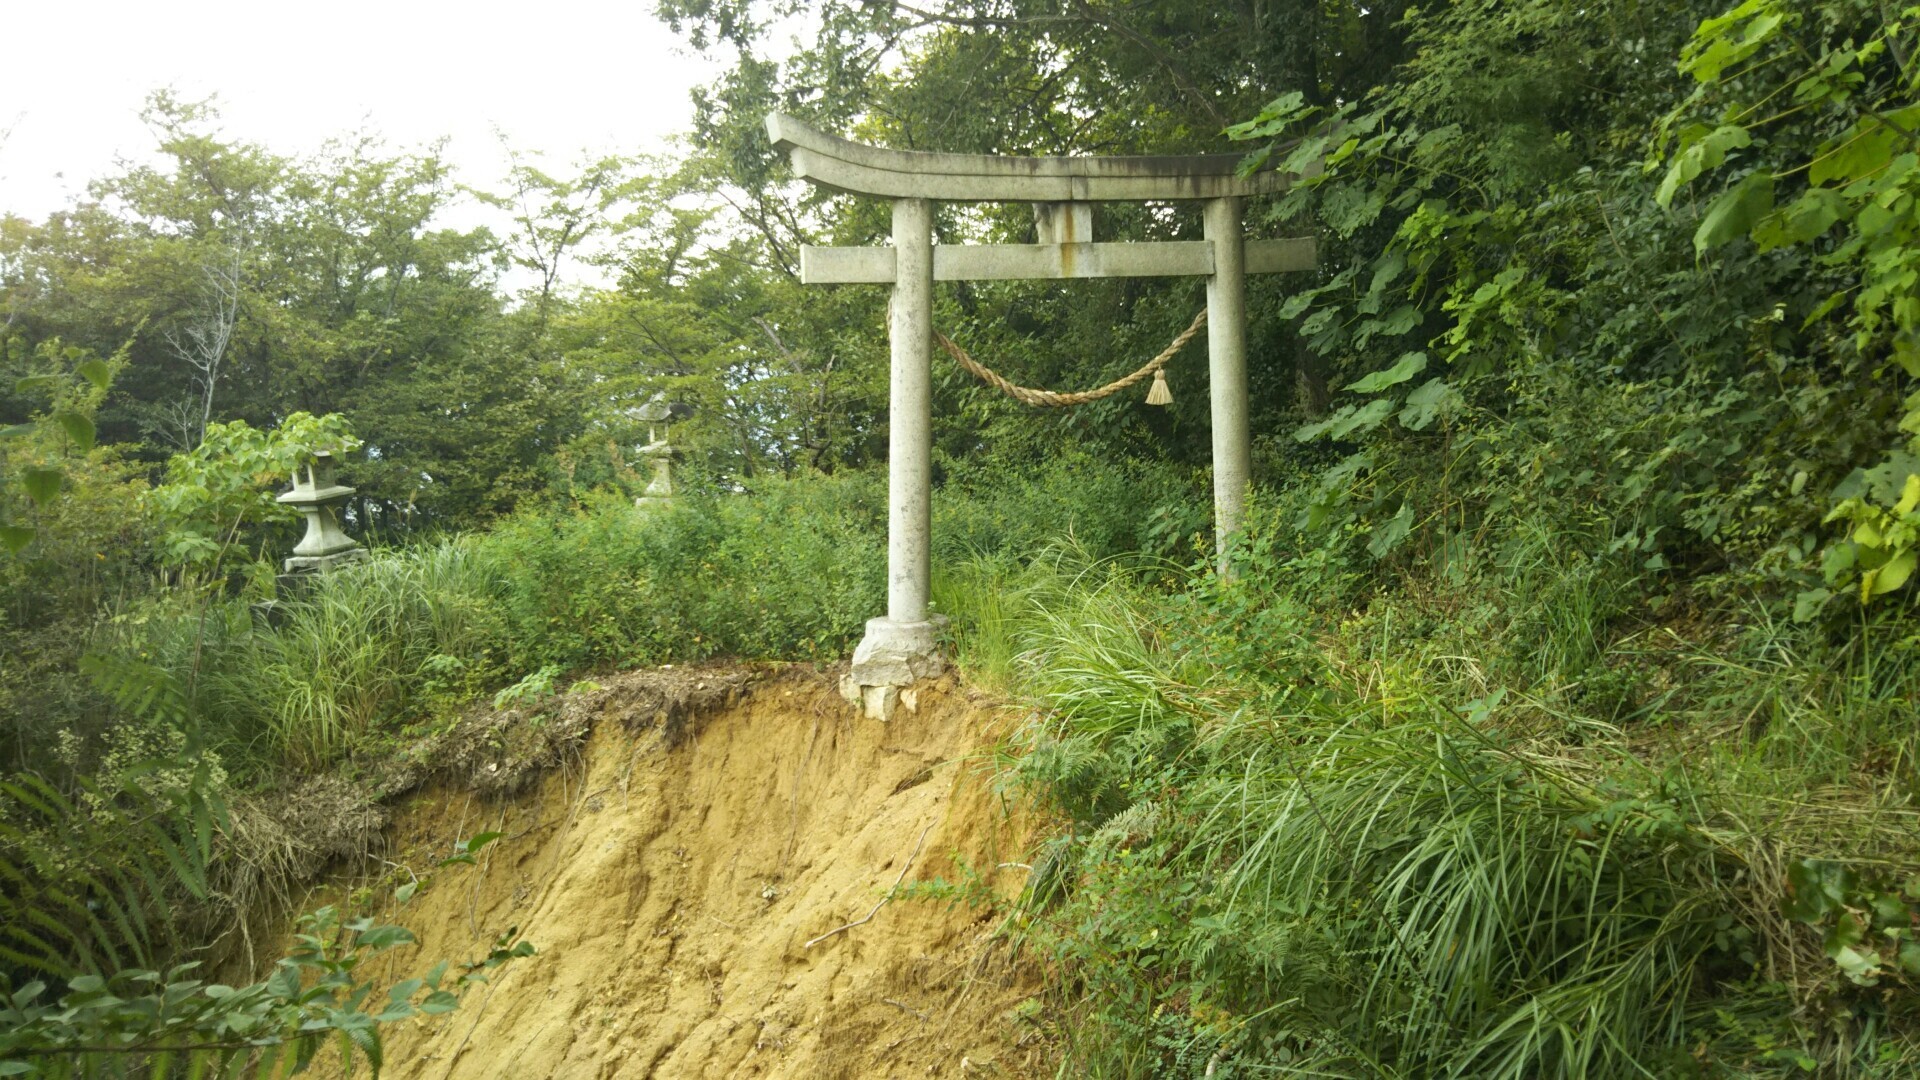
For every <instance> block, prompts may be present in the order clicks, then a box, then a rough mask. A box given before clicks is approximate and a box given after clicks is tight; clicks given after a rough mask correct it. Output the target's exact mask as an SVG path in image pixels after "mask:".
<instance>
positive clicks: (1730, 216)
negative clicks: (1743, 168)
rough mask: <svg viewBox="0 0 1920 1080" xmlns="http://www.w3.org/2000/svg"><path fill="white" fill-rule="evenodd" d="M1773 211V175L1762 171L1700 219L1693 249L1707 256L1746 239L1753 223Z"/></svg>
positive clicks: (1739, 186)
mask: <svg viewBox="0 0 1920 1080" xmlns="http://www.w3.org/2000/svg"><path fill="white" fill-rule="evenodd" d="M1772 210H1773V173H1771V172H1769V171H1767V170H1765V169H1760V170H1758V171H1756V172H1751V173H1748V174H1747V176H1746V178H1745V179H1743V180H1741V181H1740V182H1739V183H1737V184H1735V185H1734V186H1733V187H1732V188H1730V189H1728V190H1727V191H1726V192H1725V193H1724V194H1722V195H1721V196H1720V197H1719V198H1718V199H1715V200H1714V201H1713V205H1712V206H1710V207H1708V208H1707V212H1706V214H1705V215H1704V216H1702V217H1701V219H1700V227H1699V228H1698V229H1696V230H1695V231H1694V234H1693V249H1694V251H1695V252H1697V253H1699V254H1705V253H1706V252H1707V250H1708V249H1709V248H1715V247H1719V246H1720V245H1721V244H1724V243H1727V242H1728V241H1730V240H1733V239H1735V238H1737V237H1741V236H1745V235H1746V234H1747V230H1749V229H1751V228H1753V223H1754V222H1756V221H1759V220H1760V219H1761V218H1762V217H1764V216H1765V215H1766V214H1767V213H1769V212H1770V211H1772Z"/></svg>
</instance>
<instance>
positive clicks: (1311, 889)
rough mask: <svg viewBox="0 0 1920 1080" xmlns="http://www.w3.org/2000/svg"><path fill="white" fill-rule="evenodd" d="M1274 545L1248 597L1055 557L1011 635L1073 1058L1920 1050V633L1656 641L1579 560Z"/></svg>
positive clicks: (1533, 1063)
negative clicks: (1534, 603)
mask: <svg viewBox="0 0 1920 1080" xmlns="http://www.w3.org/2000/svg"><path fill="white" fill-rule="evenodd" d="M1263 520H1264V521H1265V522H1267V524H1265V525H1263V526H1261V527H1260V528H1257V529H1256V530H1254V532H1253V533H1252V534H1251V535H1250V536H1249V537H1248V538H1247V543H1246V544H1245V546H1244V547H1243V549H1242V550H1241V553H1240V556H1239V558H1240V564H1239V565H1240V572H1239V576H1238V577H1237V578H1236V579H1234V580H1231V581H1226V580H1222V579H1220V578H1218V577H1215V576H1212V575H1211V574H1207V573H1204V572H1197V573H1196V575H1195V576H1194V577H1192V578H1190V579H1189V580H1188V581H1187V582H1186V587H1184V588H1183V589H1180V590H1178V591H1175V592H1171V593H1170V592H1167V591H1165V590H1163V589H1162V588H1160V587H1159V586H1158V584H1157V582H1159V581H1162V580H1164V575H1165V571H1164V569H1163V568H1157V567H1156V568H1153V569H1151V570H1149V571H1147V572H1145V573H1143V572H1141V571H1140V570H1138V569H1135V568H1128V567H1125V566H1122V565H1119V564H1116V563H1113V562H1111V561H1109V562H1107V563H1104V564H1095V565H1092V566H1089V565H1088V564H1087V563H1085V562H1081V563H1078V564H1076V563H1073V562H1072V561H1071V560H1067V561H1062V562H1057V563H1055V564H1052V566H1051V567H1050V570H1051V572H1052V573H1053V574H1054V579H1053V581H1052V583H1051V584H1044V583H1033V582H1029V583H1028V584H1026V585H1025V586H1024V588H1023V591H1021V592H1017V593H1014V594H1011V595H1013V596H1014V597H1015V598H1016V599H1017V598H1020V597H1024V598H1025V602H1024V604H1023V607H1022V610H1019V611H1016V612H1012V613H1009V612H1006V611H1004V610H999V609H995V610H994V611H993V612H992V616H993V618H992V625H993V626H994V627H995V628H996V629H995V630H994V633H993V634H992V635H991V638H992V639H993V640H995V641H996V642H999V641H1004V640H1007V639H1011V640H1012V641H1013V642H1014V646H1013V648H1014V660H1013V661H1012V662H1011V665H1010V667H1011V672H1012V677H1013V679H1014V680H1015V682H1016V684H1017V685H1018V686H1019V688H1020V689H1021V691H1022V692H1023V693H1024V694H1026V695H1027V696H1028V697H1030V698H1031V699H1032V700H1033V701H1034V702H1035V703H1036V704H1037V705H1039V706H1040V711H1039V712H1038V714H1037V716H1036V719H1034V720H1033V721H1032V722H1031V723H1030V724H1029V726H1028V728H1027V729H1026V730H1025V732H1024V733H1023V735H1022V736H1021V737H1020V740H1019V742H1020V746H1019V749H1020V750H1021V751H1022V752H1021V753H1020V754H1019V755H1018V756H1016V757H1014V758H1012V759H1011V761H1010V768H1011V770H1012V771H1011V774H1010V777H1009V778H1010V779H1011V780H1013V781H1015V782H1016V783H1019V784H1021V785H1023V786H1024V787H1025V788H1026V789H1027V790H1029V791H1031V792H1033V793H1035V794H1036V795H1037V796H1038V797H1040V798H1041V799H1042V800H1043V801H1044V802H1045V803H1046V804H1047V805H1048V806H1050V807H1051V808H1052V810H1053V812H1054V813H1055V814H1057V815H1058V821H1059V823H1060V828H1059V831H1058V834H1057V836H1056V838H1055V839H1054V840H1053V841H1052V842H1051V843H1050V844H1049V845H1048V846H1047V847H1046V849H1045V850H1044V851H1043V852H1042V854H1041V856H1040V857H1038V858H1036V860H1035V867H1036V869H1035V872H1034V876H1033V880H1032V885H1031V888H1030V891H1029V894H1028V896H1027V897H1026V899H1025V900H1024V902H1023V906H1022V908H1021V909H1020V910H1019V911H1018V912H1017V913H1016V917H1015V925H1016V926H1017V927H1019V932H1020V933H1021V934H1022V935H1023V937H1024V939H1025V940H1026V941H1027V942H1028V943H1029V944H1030V945H1031V946H1033V947H1034V948H1036V949H1038V950H1039V952H1040V954H1041V955H1043V956H1045V957H1047V958H1048V959H1049V960H1050V961H1051V962H1052V963H1053V964H1055V965H1057V971H1058V974H1059V975H1060V977H1061V978H1060V983H1059V986H1060V989H1059V991H1058V992H1057V993H1056V994H1055V996H1054V1009H1055V1011H1054V1014H1053V1015H1054V1017H1055V1020H1056V1023H1055V1025H1054V1029H1053V1030H1054V1031H1055V1033H1056V1035H1057V1036H1058V1037H1059V1039H1060V1040H1061V1042H1062V1044H1063V1047H1064V1049H1065V1052H1066V1055H1067V1064H1066V1066H1065V1067H1066V1068H1067V1069H1069V1070H1072V1071H1076V1072H1077V1073H1079V1074H1081V1075H1091V1076H1103V1077H1125V1076H1140V1077H1146V1076H1153V1077H1161V1076H1194V1077H1199V1076H1214V1077H1219V1076H1253V1075H1300V1076H1342V1077H1379V1076H1391V1077H1434V1076H1459V1077H1476V1078H1477V1077H1511V1078H1516V1080H1517V1078H1522V1077H1541V1076H1567V1077H1646V1076H1660V1077H1666V1076H1794V1075H1807V1074H1810V1073H1818V1074H1826V1075H1836V1076H1837V1075H1846V1076H1886V1077H1893V1076H1903V1075H1911V1070H1912V1069H1914V1068H1915V1067H1916V1066H1917V1065H1920V994H1916V992H1915V991H1916V988H1920V955H1917V953H1920V950H1916V948H1915V947H1914V946H1913V944H1912V942H1913V936H1912V935H1913V933H1914V927H1915V926H1917V925H1920V914H1917V913H1920V876H1916V872H1917V871H1920V841H1916V840H1915V837H1916V836H1917V835H1920V833H1916V831H1915V830H1914V825H1915V824H1916V823H1920V820H1917V819H1916V818H1915V816H1914V813H1913V811H1912V808H1911V797H1912V793H1913V772H1912V754H1911V718H1912V709H1911V701H1912V698H1911V696H1910V692H1911V689H1912V682H1911V680H1912V679H1913V678H1914V674H1915V672H1916V671H1920V667H1917V666H1916V665H1915V664H1914V663H1913V660H1914V658H1913V656H1912V645H1911V643H1910V642H1909V641H1906V640H1905V639H1902V638H1899V637H1897V636H1894V635H1891V634H1888V633H1886V632H1885V631H1886V630H1887V626H1886V625H1884V624H1876V625H1874V626H1870V627H1867V628H1865V629H1864V630H1863V632H1861V633H1857V634H1849V635H1844V636H1843V637H1841V638H1838V639H1833V638H1827V637H1825V636H1823V635H1822V634H1820V633H1818V632H1815V631H1812V630H1808V629H1806V628H1789V627H1787V626H1783V625H1781V624H1778V623H1771V622H1768V621H1766V620H1765V619H1763V618H1760V617H1758V616H1753V617H1751V619H1750V621H1748V622H1746V623H1745V625H1744V626H1737V625H1729V622H1728V620H1727V618H1726V616H1725V615H1724V614H1723V615H1719V616H1716V617H1714V618H1711V619H1708V618H1702V617H1700V616H1698V615H1697V614H1696V615H1694V616H1692V617H1690V618H1689V619H1685V620H1682V619H1679V618H1673V619H1670V620H1669V621H1668V622H1666V623H1665V624H1659V623H1656V622H1653V621H1650V620H1647V619H1646V618H1645V614H1644V609H1636V608H1634V607H1633V606H1632V604H1631V598H1632V596H1633V593H1634V590H1636V589H1638V588H1640V587H1639V586H1638V585H1637V584H1636V583H1635V582H1634V580H1633V577H1632V575H1631V573H1630V572H1629V570H1628V569H1627V568H1625V567H1623V566H1621V565H1620V564H1617V563H1609V562H1608V561H1607V560H1606V559H1605V558H1604V557H1596V556H1593V555H1589V554H1584V553H1583V549H1582V546H1581V545H1580V544H1578V543H1562V544H1560V545H1558V551H1559V554H1558V559H1559V562H1558V564H1557V566H1556V567H1555V568H1554V569H1553V570H1552V572H1551V573H1543V571H1542V568H1541V565H1540V564H1539V563H1538V562H1537V561H1529V560H1527V559H1511V558H1505V559H1494V558H1488V559H1485V560H1481V562H1482V563H1483V565H1485V566H1486V567H1488V568H1489V569H1487V570H1486V572H1485V574H1486V576H1485V577H1482V578H1476V577H1475V576H1474V575H1472V574H1469V575H1464V576H1460V577H1457V578H1456V579H1454V580H1455V584H1453V585H1448V584H1447V580H1446V578H1445V577H1444V576H1442V575H1440V574H1432V575H1428V574H1417V575H1409V577H1408V578H1407V579H1405V580H1404V581H1403V582H1402V583H1401V586H1400V587H1399V588H1389V589H1380V588H1379V586H1378V585H1377V584H1375V585H1373V586H1372V588H1371V590H1370V595H1368V594H1363V593H1360V592H1359V590H1357V589H1356V590H1355V592H1354V593H1345V592H1344V591H1343V590H1342V589H1341V588H1339V586H1338V580H1339V578H1338V575H1339V574H1341V573H1343V572H1344V571H1343V570H1342V569H1341V568H1340V567H1329V566H1328V565H1327V564H1326V563H1325V561H1324V559H1322V556H1323V555H1324V549H1321V550H1320V551H1315V550H1314V548H1312V547H1311V546H1309V545H1305V544H1300V543H1298V541H1297V538H1296V537H1292V536H1289V535H1287V534H1286V530H1285V529H1284V528H1280V527H1279V526H1277V525H1275V524H1273V523H1275V522H1278V521H1280V520H1283V518H1282V516H1280V515H1270V516H1268V517H1267V518H1264V519H1263ZM1562 539H1563V540H1564V539H1565V537H1563V538H1562ZM1502 542H1510V543H1513V544H1516V545H1521V546H1524V547H1527V548H1528V549H1530V550H1533V551H1536V552H1543V551H1545V550H1547V547H1548V545H1540V544H1537V543H1535V542H1534V541H1531V540H1528V539H1527V538H1525V537H1519V538H1514V537H1506V538H1502ZM1589 550H1590V549H1589ZM1601 550H1602V551H1603V552H1604V548H1602V549H1601ZM1502 567H1505V568H1507V569H1505V570H1502V569H1501V568H1502ZM1476 573H1478V571H1476ZM1506 573H1524V574H1525V575H1528V576H1530V577H1533V578H1534V579H1535V585H1534V588H1535V590H1536V592H1543V593H1550V594H1551V598H1550V599H1546V598H1543V599H1542V602H1543V603H1552V604H1554V605H1555V606H1556V610H1554V611H1552V612H1543V611H1540V610H1538V609H1536V608H1517V607H1514V606H1509V605H1506V604H1502V603H1500V602H1499V599H1500V598H1501V594H1500V593H1490V592H1489V591H1488V590H1489V587H1490V586H1491V587H1492V588H1499V586H1501V585H1503V584H1508V583H1509V582H1507V581H1506V580H1505V579H1504V578H1503V576H1502V575H1503V574H1506ZM1354 595H1362V596H1363V597H1365V598H1364V599H1363V600H1362V601H1361V605H1360V606H1358V607H1349V606H1347V604H1346V603H1345V602H1343V601H1346V600H1348V599H1349V598H1350V597H1352V596H1354ZM1506 595H1511V594H1510V593H1508V594H1506ZM1576 601H1578V602H1576ZM1682 630H1689V631H1690V632H1691V634H1692V636H1688V635H1686V634H1682V632H1681V631H1682ZM1007 648H1008V646H1006V645H1003V644H996V645H995V646H994V651H993V652H992V653H991V655H992V656H993V657H994V658H995V660H996V662H998V658H999V657H1000V656H1002V655H1004V654H1005V652H1006V650H1007ZM1623 673H1624V674H1623ZM1903 721H1904V723H1903Z"/></svg>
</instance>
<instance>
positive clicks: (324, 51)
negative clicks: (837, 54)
mask: <svg viewBox="0 0 1920 1080" xmlns="http://www.w3.org/2000/svg"><path fill="white" fill-rule="evenodd" d="M6 8H7V11H6V14H5V16H4V17H0V32H3V33H4V36H5V38H6V40H7V41H8V43H9V47H8V49H7V58H6V61H5V62H4V63H0V131H5V130H6V129H9V128H11V129H12V130H11V134H10V135H9V136H8V137H7V139H6V142H5V143H4V145H0V211H10V212H12V213H16V214H20V215H22V216H25V217H32V218H37V217H41V216H44V215H45V214H47V213H48V212H49V211H52V210H55V209H58V208H59V207H61V206H63V205H65V204H66V203H67V202H68V201H69V200H70V199H71V198H72V197H73V196H75V195H78V194H81V193H83V192H84V190H85V187H86V183H87V181H88V180H90V179H92V178H94V177H97V176H100V175H102V174H104V173H106V172H108V171H110V170H112V169H113V168H114V163H115V160H116V159H117V158H121V157H134V156H138V155H143V154H147V153H150V152H151V148H152V143H153V139H152V136H151V135H150V133H149V132H148V131H147V130H146V128H145V127H144V126H142V125H141V123H140V121H139V118H138V113H139V111H140V106H141V102H142V100H143V99H144V98H145V96H146V94H147V93H148V92H149V91H151V90H153V89H156V88H158V87H163V86H171V87H174V88H175V89H177V90H178V91H179V92H180V93H181V95H183V96H184V97H187V98H190V99H191V98H197V97H203V96H205V95H207V94H209V93H217V94H218V95H219V98H220V107H221V111H222V113H223V114H224V121H223V130H224V131H225V133H226V134H227V135H228V136H230V137H233V138H238V139H245V140H250V141H255V142H260V143H264V144H266V145H267V146H269V147H270V148H272V149H273V150H275V151H277V152H280V153H283V154H302V153H307V152H310V151H312V150H314V149H316V148H317V147H318V146H319V145H320V144H321V143H322V142H323V141H325V140H326V139H327V138H328V137H329V136H333V135H339V134H343V133H346V132H349V131H352V130H356V129H359V128H363V127H368V128H371V129H373V130H376V131H378V132H380V133H381V134H383V135H384V136H385V137H386V139H387V141H388V143H389V145H390V146H391V147H393V148H395V149H400V148H406V147H412V146H418V145H420V144H423V143H426V142H429V141H431V140H433V139H435V138H439V137H441V136H447V137H449V138H450V140H451V142H450V143H449V145H448V147H447V154H448V157H449V158H450V159H451V160H452V162H453V163H454V165H455V167H456V168H457V170H458V175H459V177H460V179H461V180H463V181H465V182H466V183H470V184H474V185H476V186H483V187H484V186H487V185H489V184H491V183H493V182H494V181H496V180H497V179H498V177H499V175H500V173H501V172H502V171H504V158H503V156H502V154H501V150H500V145H499V142H498V141H497V140H496V138H495V137H494V134H493V132H494V129H495V128H496V127H498V128H499V129H501V130H503V131H505V132H506V133H507V135H508V136H509V137H510V138H511V140H512V142H513V144H514V145H515V146H516V147H519V148H521V149H523V150H532V151H541V152H544V153H545V154H546V155H547V158H546V160H547V162H548V163H550V164H555V165H558V164H564V163H566V162H568V161H571V160H573V159H574V158H576V157H577V156H579V154H580V152H581V151H582V150H587V151H590V152H593V153H596V154H604V153H635V152H650V151H655V150H658V149H660V148H661V146H660V141H661V140H662V139H663V138H664V137H666V136H668V135H672V134H675V133H678V132H680V131H681V130H683V129H684V128H685V127H686V125H687V122H688V118H689V115H690V107H689V105H688V103H687V91H688V90H689V89H690V88H692V87H693V86H695V85H697V84H699V83H702V82H705V81H708V80H711V79H713V78H715V77H716V76H717V75H718V68H717V67H716V66H715V65H713V64H712V63H710V62H708V61H706V60H704V59H702V58H700V57H698V56H696V55H694V54H693V53H692V52H691V50H689V49H686V48H685V47H684V46H683V45H682V44H681V43H680V41H679V40H678V39H677V38H675V37H674V36H673V35H672V34H671V33H670V32H669V31H668V30H667V28H666V26H665V25H664V24H662V23H660V22H658V21H657V20H656V19H655V18H654V17H653V15H652V8H653V4H652V2H651V0H628V2H625V3H594V2H592V0H537V2H531V3H518V4H512V5H506V4H499V3H494V2H487V0H478V2H475V0H469V2H461V3H449V2H445V0H386V2H370V0H327V2H324V3H300V4H293V3H287V2H285V0H280V2H275V0H247V2H236V0H150V2H146V3H129V2H127V0H15V2H13V3H8V4H7V5H6Z"/></svg>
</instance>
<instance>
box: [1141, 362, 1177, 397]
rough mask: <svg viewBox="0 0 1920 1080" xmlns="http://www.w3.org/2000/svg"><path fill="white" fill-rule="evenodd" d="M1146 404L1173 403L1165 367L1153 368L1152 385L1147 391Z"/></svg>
mask: <svg viewBox="0 0 1920 1080" xmlns="http://www.w3.org/2000/svg"><path fill="white" fill-rule="evenodd" d="M1147 404H1149V405H1171V404H1173V391H1172V390H1171V389H1169V388H1168V386H1167V369H1166V368H1163V367H1157V368H1154V369H1153V386H1152V387H1151V388H1150V389H1148V391H1147Z"/></svg>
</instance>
